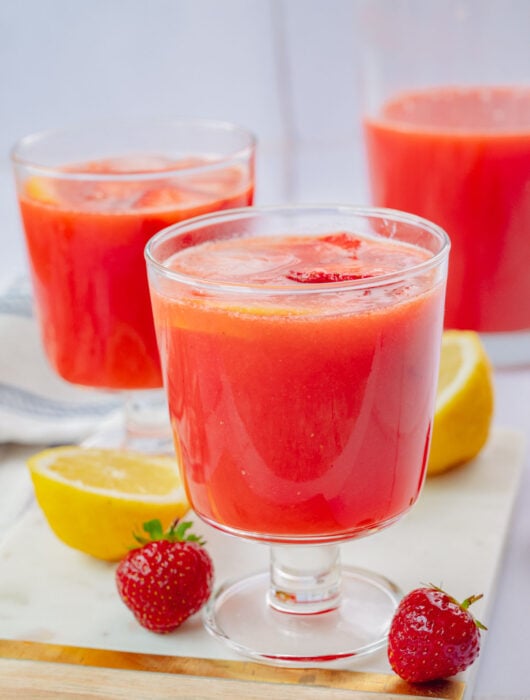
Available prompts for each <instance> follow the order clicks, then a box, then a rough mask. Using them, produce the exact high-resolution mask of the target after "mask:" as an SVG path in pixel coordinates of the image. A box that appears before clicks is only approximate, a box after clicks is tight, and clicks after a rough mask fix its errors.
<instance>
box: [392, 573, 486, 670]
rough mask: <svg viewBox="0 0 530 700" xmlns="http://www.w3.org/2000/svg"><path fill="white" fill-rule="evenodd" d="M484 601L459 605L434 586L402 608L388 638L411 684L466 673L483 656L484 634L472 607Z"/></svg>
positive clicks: (404, 602) (394, 658) (416, 594)
mask: <svg viewBox="0 0 530 700" xmlns="http://www.w3.org/2000/svg"><path fill="white" fill-rule="evenodd" d="M480 598H482V595H476V596H471V597H470V598H466V600H464V602H463V603H458V602H457V601H456V600H455V599H454V598H452V597H451V596H449V595H447V593H445V592H444V591H443V590H442V589H441V588H437V587H436V586H433V585H432V584H431V585H430V586H428V587H424V588H417V589H415V590H413V591H411V592H410V593H408V594H407V595H406V596H405V597H404V598H403V599H402V600H401V602H400V604H399V606H398V608H397V610H396V612H395V614H394V617H393V619H392V623H391V626H390V632H389V636H388V660H389V661H390V665H391V666H392V668H393V670H394V671H395V672H396V673H397V674H398V675H399V676H401V678H403V679H404V680H406V681H409V682H412V683H422V682H425V681H433V680H440V679H443V678H447V677H449V676H454V675H455V674H456V673H459V672H460V671H464V670H465V669H466V668H467V667H468V666H470V665H471V664H472V663H473V662H474V661H475V659H476V658H477V656H478V654H479V651H480V630H485V629H486V628H485V627H484V625H483V624H482V623H480V622H478V620H475V618H474V617H473V615H472V614H471V613H470V612H469V610H468V608H469V606H470V605H471V604H472V603H474V602H476V601H477V600H479V599H480Z"/></svg>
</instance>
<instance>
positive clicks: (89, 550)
mask: <svg viewBox="0 0 530 700" xmlns="http://www.w3.org/2000/svg"><path fill="white" fill-rule="evenodd" d="M28 467H29V471H30V475H31V479H32V481H33V486H34V489H35V496H36V498H37V501H38V503H39V505H40V507H41V508H42V510H43V512H44V515H45V516H46V519H47V520H48V523H49V525H50V527H51V529H52V530H53V531H54V532H55V534H56V535H57V537H59V539H61V540H62V541H63V542H64V543H65V544H67V545H69V546H70V547H74V548H75V549H79V550H81V551H82V552H85V553H86V554H90V555H92V556H94V557H97V558H98V559H107V560H118V559H121V558H122V557H123V556H124V555H125V554H126V553H127V552H128V551H129V549H130V548H131V547H132V546H134V544H135V540H134V533H138V534H142V525H143V523H144V522H146V521H148V520H152V519H154V518H158V519H159V520H160V521H161V522H162V525H163V526H164V528H167V527H168V526H169V525H170V524H171V522H173V521H174V520H175V519H176V518H181V517H182V516H183V515H184V513H185V512H186V511H187V510H188V509H189V505H188V501H187V499H186V495H185V493H184V489H183V487H182V483H181V480H180V476H179V472H178V468H177V464H176V461H175V459H172V458H171V457H165V456H153V455H146V454H143V453H137V452H130V451H125V450H111V449H93V448H83V447H77V446H73V447H56V448H52V449H48V450H44V451H43V452H39V453H38V454H36V455H33V456H32V457H30V458H29V460H28Z"/></svg>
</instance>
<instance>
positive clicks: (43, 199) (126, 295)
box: [12, 120, 255, 451]
mask: <svg viewBox="0 0 530 700" xmlns="http://www.w3.org/2000/svg"><path fill="white" fill-rule="evenodd" d="M254 151H255V139H254V137H253V135H252V134H251V133H249V132H248V131H247V130H245V129H243V128H240V127H237V126H235V125H233V124H228V123H224V122H214V121H205V120H189V121H183V120H180V121H179V120H170V121H166V120H154V121H153V120H151V121H149V122H138V121H130V122H126V121H124V122H113V123H96V124H90V125H86V126H79V127H76V128H70V129H64V130H57V131H49V132H43V133H40V134H33V135H30V136H27V137H25V138H23V139H22V140H21V141H19V142H18V143H17V144H16V145H15V147H14V149H13V152H12V162H13V166H14V172H15V177H16V183H17V192H18V199H19V204H20V211H21V216H22V222H23V226H24V232H25V239H26V244H27V250H28V254H29V263H30V270H31V276H32V282H33V290H34V298H35V301H36V307H37V315H38V318H39V321H40V328H41V335H42V340H43V344H44V348H45V351H46V354H47V357H48V359H49V361H50V364H51V365H52V367H53V368H54V369H55V371H56V372H57V373H58V374H59V375H60V376H61V377H62V378H63V379H65V380H66V381H67V382H71V383H73V384H75V385H79V386H82V387H91V388H95V389H102V390H105V391H113V392H122V393H123V396H124V397H125V402H124V404H125V410H124V413H123V415H122V416H120V420H119V421H118V424H117V425H115V426H112V425H110V426H106V427H105V428H102V429H101V430H100V431H98V432H97V433H96V434H95V435H94V436H92V437H91V438H89V439H88V440H87V441H86V443H85V444H91V445H93V444H97V445H107V446H114V447H118V446H125V447H131V448H137V449H145V450H148V451H150V450H154V451H159V450H161V449H166V448H168V447H169V449H171V447H170V446H171V439H170V430H169V422H168V419H167V406H166V402H165V397H164V394H163V392H162V391H161V387H162V375H161V370H160V360H159V356H158V349H157V345H156V338H155V332H154V328H153V321H152V314H151V305H150V300H149V290H148V286H147V276H146V271H145V264H144V259H143V250H144V247H145V244H146V242H147V241H148V239H149V238H150V237H151V236H152V235H153V234H155V233H156V232H157V231H159V230H160V229H162V228H164V227H166V226H168V225H169V224H172V223H175V222H177V221H182V220H183V219H187V218H190V217H193V216H197V215H200V214H206V213H208V212H212V211H216V210H219V209H226V208H230V207H242V206H247V205H250V204H251V203H252V200H253V183H254Z"/></svg>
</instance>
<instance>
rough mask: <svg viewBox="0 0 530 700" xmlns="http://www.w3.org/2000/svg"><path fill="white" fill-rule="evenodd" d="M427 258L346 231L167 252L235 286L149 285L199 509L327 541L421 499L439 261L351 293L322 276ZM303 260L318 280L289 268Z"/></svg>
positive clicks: (284, 535)
mask: <svg viewBox="0 0 530 700" xmlns="http://www.w3.org/2000/svg"><path fill="white" fill-rule="evenodd" d="M428 255H430V254H428V253H427V252H426V251H423V250H421V249H419V248H416V247H413V246H410V245H405V244H399V243H395V242H392V241H389V240H384V241H379V240H377V239H370V238H364V239H361V238H360V237H359V236H355V235H351V234H349V233H345V232H339V233H336V234H332V235H329V236H318V237H316V238H315V237H307V236H303V237H301V238H292V237H285V238H281V237H273V238H256V239H250V238H247V239H237V240H226V241H211V242H208V243H204V244H202V245H198V246H195V247H193V248H187V249H185V250H183V251H181V252H180V253H177V254H176V255H175V256H174V257H173V258H172V259H170V260H168V261H167V263H165V265H167V266H168V267H169V268H170V269H172V270H176V271H178V272H180V273H182V274H184V275H189V274H192V275H196V276H197V277H199V278H202V279H205V278H206V279H208V280H209V281H212V282H213V283H214V284H215V283H219V282H220V283H225V282H230V283H231V287H230V288H229V289H226V290H223V291H219V292H216V291H215V290H211V289H210V290H208V289H205V290H198V289H195V288H193V287H192V286H191V285H189V286H188V285H186V284H182V283H179V281H178V280H175V279H167V278H166V279H163V280H161V281H160V282H159V283H157V282H153V283H152V301H153V311H154V317H155V323H156V327H157V333H158V335H159V344H160V347H161V348H163V350H162V364H163V367H164V368H165V369H164V371H165V374H166V389H167V392H168V400H169V409H170V416H171V423H172V427H173V430H174V435H175V443H176V448H177V452H178V457H179V459H180V463H181V465H182V470H183V477H184V482H185V485H186V490H187V493H188V498H189V499H190V502H191V503H192V505H193V508H194V509H195V511H196V512H197V513H198V514H199V515H200V516H201V517H202V518H204V519H205V520H207V521H208V522H210V523H212V524H214V525H216V526H218V527H220V528H221V529H223V530H225V531H229V532H232V533H236V534H242V535H243V536H246V537H250V538H254V539H263V540H267V541H283V542H289V541H291V542H297V541H301V540H303V541H304V542H306V543H308V542H311V543H319V542H328V541H334V540H336V541H340V540H342V539H348V538H350V537H353V536H357V535H360V534H366V533H367V532H369V531H373V530H376V529H378V528H380V527H382V526H383V525H386V524H389V523H390V522H392V521H393V520H395V519H396V518H397V517H399V516H400V515H401V514H402V513H403V512H404V511H406V510H407V509H408V508H410V507H411V506H412V504H413V503H414V502H415V500H416V498H417V496H418V494H419V491H420V488H421V485H422V482H423V479H424V474H425V467H426V458H427V453H428V445H429V437H430V430H431V421H432V413H433V405H434V394H435V385H436V376H437V364H438V354H439V345H440V336H441V327H442V315H443V292H444V290H443V285H442V284H441V283H439V282H436V283H434V282H433V274H434V272H433V271H432V270H431V271H430V272H429V273H423V274H422V275H416V276H414V275H411V276H410V277H408V278H407V277H405V279H404V278H403V276H402V277H401V279H400V281H396V282H393V283H390V282H388V283H387V284H386V285H382V286H381V285H380V286H377V285H374V286H373V288H369V287H368V286H366V285H364V286H363V287H361V288H359V284H358V283H355V284H357V287H358V288H354V289H352V285H351V283H350V291H347V290H343V291H341V290H340V289H339V288H338V286H337V284H326V283H325V280H326V276H327V279H328V280H329V281H330V282H334V281H335V280H336V275H337V274H338V273H343V274H344V275H347V274H353V275H354V276H355V277H356V279H358V278H361V279H365V281H367V282H368V283H369V279H368V278H370V277H374V276H380V275H382V274H384V273H386V272H391V271H396V270H402V269H403V268H405V267H408V266H410V265H412V264H416V263H418V262H421V261H423V260H424V259H425V258H426V257H428ZM304 273H305V274H307V275H308V276H309V277H312V275H313V274H314V273H318V275H319V279H320V281H321V282H324V283H323V284H309V286H308V284H306V283H304V282H297V281H293V280H296V279H297V278H303V277H304ZM346 279H347V277H346ZM234 285H243V286H245V285H255V286H256V289H257V290H258V291H256V293H255V294H253V293H252V292H248V291H247V292H246V293H244V294H238V293H237V289H234ZM260 285H264V286H265V287H266V288H267V289H268V291H267V293H266V295H264V294H263V288H262V287H261V286H260ZM271 285H272V287H271ZM309 287H312V288H314V290H313V289H311V290H310V292H309V293H307V294H305V293H304V294H303V295H300V290H301V289H304V290H307V289H309ZM339 287H344V284H340V285H339ZM278 290H281V293H280V292H279V291H278ZM291 290H292V294H290V293H286V292H287V291H288V292H290V291H291ZM275 291H276V293H275ZM259 292H262V293H261V294H260V293H259Z"/></svg>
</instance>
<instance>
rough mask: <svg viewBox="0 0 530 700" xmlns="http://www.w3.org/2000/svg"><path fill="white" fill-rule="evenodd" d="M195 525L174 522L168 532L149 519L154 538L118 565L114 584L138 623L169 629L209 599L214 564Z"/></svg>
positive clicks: (148, 528) (148, 529) (147, 526)
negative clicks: (191, 532) (193, 530)
mask: <svg viewBox="0 0 530 700" xmlns="http://www.w3.org/2000/svg"><path fill="white" fill-rule="evenodd" d="M191 525H192V524H191V523H189V522H183V523H180V524H177V523H175V524H174V525H172V526H171V528H170V529H169V531H168V532H167V533H164V531H163V528H162V525H161V523H160V521H159V520H151V521H149V522H148V523H145V524H144V526H143V528H144V530H145V531H146V532H147V533H148V534H149V536H150V538H151V539H150V540H146V539H144V538H141V537H136V539H137V540H138V542H139V543H140V544H141V545H142V546H141V547H139V548H137V549H133V550H132V551H130V552H129V554H127V556H126V557H125V558H124V559H123V560H122V561H121V562H120V563H119V565H118V568H117V569H116V585H117V587H118V592H119V594H120V596H121V598H122V600H123V602H124V603H125V605H126V606H127V607H128V608H130V610H132V612H133V613H134V616H135V617H136V619H137V620H138V622H139V623H140V624H141V625H142V626H143V627H146V628H147V629H149V630H152V631H153V632H160V633H164V632H171V631H173V630H174V629H176V628H177V627H178V626H179V625H181V624H182V623H183V622H184V620H186V619H187V618H188V617H190V615H193V614H194V613H196V612H198V611H199V610H200V608H202V606H203V605H204V604H205V603H206V601H207V600H208V598H209V597H210V593H211V591H212V583H213V564H212V560H211V559H210V556H209V554H208V553H207V551H206V550H205V549H203V546H202V545H203V544H204V542H203V541H202V540H201V539H200V538H199V537H197V536H196V535H187V536H186V531H187V530H188V528H190V527H191Z"/></svg>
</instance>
